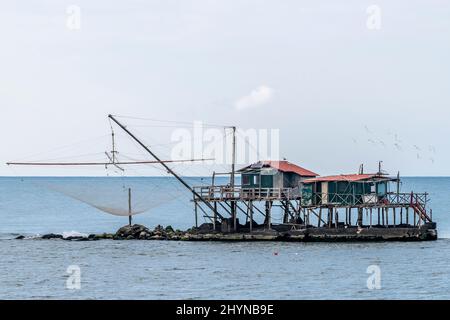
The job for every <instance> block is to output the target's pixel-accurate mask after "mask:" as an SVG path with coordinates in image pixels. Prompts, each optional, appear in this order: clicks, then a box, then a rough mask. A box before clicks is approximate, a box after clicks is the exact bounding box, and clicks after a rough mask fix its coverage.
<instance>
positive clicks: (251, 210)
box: [248, 200, 253, 233]
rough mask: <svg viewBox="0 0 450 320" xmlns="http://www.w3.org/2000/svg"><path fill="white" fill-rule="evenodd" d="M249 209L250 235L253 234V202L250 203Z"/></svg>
mask: <svg viewBox="0 0 450 320" xmlns="http://www.w3.org/2000/svg"><path fill="white" fill-rule="evenodd" d="M248 208H249V210H250V212H249V213H250V233H251V232H253V201H252V200H250V201H249V202H248Z"/></svg>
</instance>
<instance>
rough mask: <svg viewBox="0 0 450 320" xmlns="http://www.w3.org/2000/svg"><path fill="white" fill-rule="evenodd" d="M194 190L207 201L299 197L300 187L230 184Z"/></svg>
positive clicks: (201, 187) (195, 188)
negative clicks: (263, 186)
mask: <svg viewBox="0 0 450 320" xmlns="http://www.w3.org/2000/svg"><path fill="white" fill-rule="evenodd" d="M194 190H195V191H196V192H197V193H198V194H199V195H200V196H201V197H202V198H203V199H205V200H207V201H226V200H247V201H248V200H287V199H291V200H293V199H299V198H300V193H299V191H298V188H242V187H240V186H238V187H234V188H232V187H230V186H200V187H194Z"/></svg>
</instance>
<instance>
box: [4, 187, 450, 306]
mask: <svg viewBox="0 0 450 320" xmlns="http://www.w3.org/2000/svg"><path fill="white" fill-rule="evenodd" d="M190 182H191V183H197V184H198V183H203V182H208V181H202V180H200V179H196V181H190ZM128 187H132V190H133V197H134V200H135V201H134V202H133V203H134V205H135V206H136V207H137V208H142V209H144V208H150V209H149V210H148V212H145V213H143V214H141V215H137V216H135V218H134V221H135V222H136V223H142V224H144V225H146V226H149V227H153V226H155V225H157V224H162V225H169V224H170V225H172V226H173V227H175V228H180V229H185V228H188V227H190V226H192V225H193V223H194V216H193V209H192V206H191V204H190V203H189V200H190V196H189V194H187V193H185V192H183V189H182V188H180V187H179V186H177V185H176V184H175V182H174V181H173V180H171V179H170V178H126V179H125V178H123V179H105V178H0V256H1V257H2V258H1V259H0V299H37V298H48V299H59V298H61V299H220V298H227V299H228V298H235V299H248V298H251V299H366V298H367V299H449V298H450V266H449V265H450V219H449V212H448V211H449V208H450V194H449V193H450V178H404V180H403V185H402V191H405V192H409V191H411V190H415V191H417V192H424V191H427V192H429V193H430V199H431V202H430V206H431V207H432V208H433V218H434V220H435V221H436V222H437V223H438V232H439V236H440V240H438V241H435V242H422V243H366V244H363V243H339V244H334V243H329V244H327V243H317V244H316V243H307V244H304V243H215V242H213V243H195V242H192V243H185V242H161V241H95V242H69V241H60V240H12V239H13V238H14V237H15V236H16V235H18V234H26V235H35V234H43V233H48V232H55V233H63V232H70V231H77V232H82V233H95V232H114V231H115V230H117V229H118V228H119V227H121V226H122V225H124V224H126V223H127V218H126V217H120V216H113V215H110V214H106V213H104V212H101V211H99V210H97V209H95V208H93V207H92V206H91V205H89V204H87V203H84V202H81V201H79V200H83V201H85V202H91V204H94V205H106V202H108V203H107V205H108V207H111V208H113V207H114V208H119V207H120V209H122V207H121V206H123V202H124V200H123V199H126V198H123V195H124V194H125V192H124V191H126V190H127V188H128ZM172 188H176V189H175V190H177V191H176V192H175V193H176V195H177V197H176V198H175V199H172V200H171V201H167V200H168V199H167V193H168V192H169V191H170V190H172ZM117 190H122V191H117ZM113 191H114V192H117V197H114V199H110V198H111V197H110V198H108V197H107V196H106V195H108V194H109V195H111V193H110V192H113ZM67 194H71V196H72V197H69V196H67ZM74 196H75V197H78V200H76V199H74V198H73V197H74ZM95 199H98V202H102V201H103V202H104V203H92V202H95V201H96V200H95ZM154 199H160V200H161V202H162V204H161V203H157V202H156V201H155V200H154ZM162 200H164V201H162ZM157 204H159V205H158V206H156V205H157ZM124 208H126V206H125V207H124ZM71 265H76V266H78V267H79V268H80V270H81V288H80V289H79V290H70V289H67V288H66V281H67V279H68V276H69V274H68V273H67V268H68V267H69V266H71ZM372 265H375V266H378V267H379V268H380V271H381V289H373V290H371V289H368V287H367V279H368V277H369V276H370V274H368V273H367V268H368V267H369V266H372Z"/></svg>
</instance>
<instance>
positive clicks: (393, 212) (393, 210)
mask: <svg viewBox="0 0 450 320" xmlns="http://www.w3.org/2000/svg"><path fill="white" fill-rule="evenodd" d="M395 211H396V210H395V207H394V208H392V214H393V216H394V219H393V220H394V228H395V225H396V222H397V221H396V218H395V214H396V212H395Z"/></svg>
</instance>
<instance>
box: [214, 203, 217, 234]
mask: <svg viewBox="0 0 450 320" xmlns="http://www.w3.org/2000/svg"><path fill="white" fill-rule="evenodd" d="M216 212H217V202H216V201H214V212H213V228H214V231H216V224H217V214H216Z"/></svg>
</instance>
